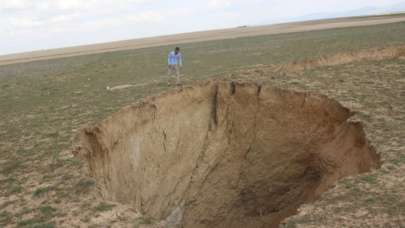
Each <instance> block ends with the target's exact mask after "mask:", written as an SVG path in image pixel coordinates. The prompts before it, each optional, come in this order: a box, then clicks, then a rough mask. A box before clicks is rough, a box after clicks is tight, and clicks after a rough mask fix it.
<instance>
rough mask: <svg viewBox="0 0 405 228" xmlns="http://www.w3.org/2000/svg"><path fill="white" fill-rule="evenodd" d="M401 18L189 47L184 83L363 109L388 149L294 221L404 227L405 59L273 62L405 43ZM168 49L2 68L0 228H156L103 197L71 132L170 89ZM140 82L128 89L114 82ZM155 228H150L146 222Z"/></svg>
mask: <svg viewBox="0 0 405 228" xmlns="http://www.w3.org/2000/svg"><path fill="white" fill-rule="evenodd" d="M404 37H405V23H395V24H388V25H378V26H369V27H359V28H345V29H332V30H324V31H316V32H304V33H291V34H282V35H267V36H257V37H250V38H237V39H231V40H222V41H209V42H201V43H193V44H185V45H182V49H183V53H184V55H185V65H186V67H185V68H184V72H183V73H184V77H183V79H184V80H185V82H186V84H187V83H191V82H192V81H194V80H202V79H207V78H213V77H227V78H235V79H245V80H261V81H267V82H270V83H272V84H274V85H276V86H279V87H283V88H289V89H296V90H305V91H313V92H318V93H323V94H326V95H328V96H330V97H333V98H335V99H337V100H338V101H340V102H342V103H343V104H344V105H346V106H347V107H349V108H351V109H353V110H354V111H356V112H358V115H357V116H356V118H358V119H360V120H362V121H363V122H364V124H365V127H366V132H367V135H368V137H369V138H370V139H371V141H372V142H373V145H374V146H375V147H376V148H377V150H378V152H380V153H381V154H382V159H383V161H384V162H385V163H384V165H383V167H382V169H381V170H378V171H375V172H373V173H371V174H366V175H363V176H360V177H354V178H348V179H345V180H343V181H341V183H340V184H338V186H337V187H336V189H334V190H333V191H331V192H328V193H327V194H325V196H324V197H323V199H322V200H320V201H318V202H316V203H315V204H312V205H308V206H305V207H303V211H302V213H301V215H299V216H297V217H294V218H292V219H291V220H289V222H288V226H295V225H297V224H298V225H315V226H319V225H320V224H323V225H325V226H328V227H331V226H333V225H335V226H336V227H340V226H338V224H340V223H344V224H346V225H347V226H351V225H359V224H361V225H364V226H367V225H371V224H372V225H371V226H380V227H397V226H398V227H401V226H402V227H403V226H405V222H404V221H405V200H404V199H405V193H404V192H405V190H404V189H405V186H404V183H405V180H404V177H403V175H401V173H403V172H404V171H405V147H404V142H403V138H404V135H405V102H404V101H403V100H404V97H405V60H404V59H403V58H400V59H393V60H382V61H362V62H354V63H348V64H344V65H338V66H325V67H319V68H316V69H308V70H305V71H302V72H273V71H272V70H271V68H269V67H267V66H268V65H273V64H285V63H290V62H294V61H300V60H305V59H318V58H319V57H323V56H331V55H335V54H338V53H345V52H355V51H358V50H363V49H368V48H383V47H388V46H397V45H404V44H405V38H404ZM170 49H172V46H164V47H155V48H147V49H139V50H131V51H119V52H112V53H104V54H95V55H88V56H79V57H72V58H64V59H57V60H48V61H39V62H33V63H25V64H14V65H7V66H0V110H1V112H0V227H2V226H5V227H7V226H10V227H14V226H19V227H56V226H57V227H59V226H65V227H72V226H94V227H99V226H98V225H99V224H107V225H108V224H110V225H115V226H117V227H134V226H135V227H136V226H137V225H139V224H140V223H149V222H150V219H149V218H137V213H136V212H134V211H133V210H132V209H131V208H129V207H126V206H124V205H118V204H115V203H112V202H104V201H103V200H102V199H101V198H100V197H99V196H98V195H97V194H95V191H94V190H95V188H96V184H95V183H94V181H93V180H92V179H90V178H88V177H87V175H86V169H85V165H84V164H83V163H82V162H81V161H78V160H77V159H75V158H73V156H72V155H71V153H70V147H71V145H72V142H73V141H74V136H75V132H77V130H78V129H80V128H81V127H83V126H84V125H85V124H88V123H93V122H97V121H99V120H101V119H102V118H104V117H106V116H108V115H109V114H111V113H112V112H114V111H116V110H118V109H119V108H121V107H122V106H124V105H126V104H130V103H132V102H134V101H136V100H137V99H140V98H142V97H145V96H147V95H150V94H156V93H159V92H162V91H165V90H167V89H170V88H171V87H172V86H168V84H167V78H166V55H167V52H168V51H169V50H170ZM122 84H136V85H139V86H137V87H132V88H129V89H125V90H120V91H113V92H111V91H107V90H106V86H116V85H122ZM145 221H147V222H145Z"/></svg>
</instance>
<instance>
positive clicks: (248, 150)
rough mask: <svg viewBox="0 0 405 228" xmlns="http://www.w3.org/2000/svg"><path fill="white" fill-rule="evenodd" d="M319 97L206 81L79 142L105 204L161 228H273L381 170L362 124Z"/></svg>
mask: <svg viewBox="0 0 405 228" xmlns="http://www.w3.org/2000/svg"><path fill="white" fill-rule="evenodd" d="M351 115H352V113H351V112H350V110H348V109H346V108H344V107H342V106H341V105H340V104H339V103H338V102H336V101H333V100H331V99H328V98H327V97H325V96H322V95H316V94H310V93H300V92H293V91H286V90H281V89H276V88H272V87H271V86H267V85H263V86H258V85H256V84H251V83H235V82H226V81H209V82H205V83H201V84H198V85H195V86H190V87H186V88H183V89H177V90H175V91H171V92H168V93H165V94H162V95H159V96H157V97H150V98H147V99H145V100H143V101H142V102H139V103H137V104H135V105H132V106H128V107H125V108H123V109H122V110H121V111H119V112H117V113H115V114H114V115H112V116H111V117H109V118H108V119H106V120H104V121H102V122H101V123H100V124H98V125H97V126H94V127H90V128H87V129H84V130H83V131H82V132H81V134H80V146H79V147H78V148H77V150H76V151H75V153H76V154H78V155H81V156H82V157H84V158H85V159H86V160H87V161H88V164H89V168H90V174H91V175H92V176H94V177H95V178H96V180H97V181H98V183H99V185H100V186H101V191H102V194H103V196H104V197H106V198H107V199H110V200H114V201H118V202H122V203H125V204H131V205H133V206H134V207H135V208H136V209H138V210H139V211H141V212H142V213H143V214H144V215H145V216H149V217H153V218H155V219H157V220H160V221H162V222H161V224H165V227H193V228H194V227H277V226H278V224H279V223H280V221H282V220H283V219H284V218H286V217H288V216H290V215H293V214H294V213H295V212H296V210H297V208H298V206H299V205H300V204H302V203H305V202H310V201H312V200H315V199H316V198H317V197H319V196H320V195H321V194H322V192H324V191H326V190H327V189H328V188H330V187H331V186H333V184H334V183H335V182H336V181H337V180H338V179H340V178H342V177H345V176H349V175H354V174H358V173H362V172H366V171H369V170H370V169H372V168H376V167H378V166H379V157H378V155H377V154H376V152H375V151H374V149H373V148H372V147H371V146H370V145H369V143H368V142H367V139H366V137H365V134H364V132H363V128H362V125H361V124H360V123H355V122H350V121H348V119H349V118H350V116H351Z"/></svg>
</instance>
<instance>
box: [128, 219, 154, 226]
mask: <svg viewBox="0 0 405 228" xmlns="http://www.w3.org/2000/svg"><path fill="white" fill-rule="evenodd" d="M154 221H155V220H154V219H153V218H151V217H139V218H136V219H135V222H134V226H133V228H139V227H140V226H141V225H150V224H152V223H153V222H154Z"/></svg>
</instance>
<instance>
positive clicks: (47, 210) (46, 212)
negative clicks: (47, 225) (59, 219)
mask: <svg viewBox="0 0 405 228" xmlns="http://www.w3.org/2000/svg"><path fill="white" fill-rule="evenodd" d="M39 211H40V212H41V214H42V216H44V217H45V218H52V217H53V216H54V215H55V212H56V209H55V208H53V207H51V206H42V207H40V208H39Z"/></svg>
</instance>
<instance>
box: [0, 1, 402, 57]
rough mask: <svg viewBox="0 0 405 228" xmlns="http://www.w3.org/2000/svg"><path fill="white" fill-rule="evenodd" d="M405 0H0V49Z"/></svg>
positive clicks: (398, 4)
mask: <svg viewBox="0 0 405 228" xmlns="http://www.w3.org/2000/svg"><path fill="white" fill-rule="evenodd" d="M404 2H405V1H404V0H350V1H347V0H170V1H168V0H0V41H1V42H0V55H2V54H8V53H16V52H24V51H31V50H40V49H49V48H57V47H66V46H73V45H81V44H90V43H99V42H107V41H113V40H122V39H131V38H139V37H148V36H155V35H162V34H174V33H179V32H190V31H197V30H208V29H216V28H226V27H234V26H239V25H257V24H270V23H278V22H287V21H291V20H299V19H312V18H316V17H323V18H324V17H334V16H340V15H342V16H344V15H351V14H356V15H357V14H368V13H384V12H390V11H400V10H405V4H404Z"/></svg>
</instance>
